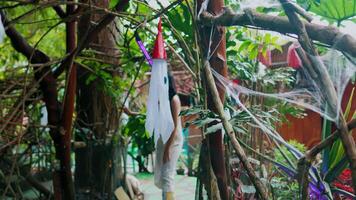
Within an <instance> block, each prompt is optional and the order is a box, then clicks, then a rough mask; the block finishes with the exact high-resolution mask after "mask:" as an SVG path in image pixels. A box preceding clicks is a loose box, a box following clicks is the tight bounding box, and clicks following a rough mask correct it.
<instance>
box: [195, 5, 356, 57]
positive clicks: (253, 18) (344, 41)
mask: <svg viewBox="0 0 356 200" xmlns="http://www.w3.org/2000/svg"><path fill="white" fill-rule="evenodd" d="M200 23H202V24H203V25H205V26H211V25H220V26H244V25H250V26H255V27H259V28H262V29H265V30H271V31H276V32H279V33H284V34H286V33H290V34H297V30H296V28H295V26H294V25H293V24H291V23H289V21H288V19H287V18H286V17H279V16H271V15H267V14H261V13H257V12H255V11H252V10H245V13H241V14H240V13H234V12H233V11H232V10H231V9H229V8H225V9H224V11H223V12H222V13H221V14H219V15H216V16H214V15H211V14H210V13H208V12H203V13H202V14H201V16H200ZM304 24H305V28H306V31H307V33H308V35H309V37H310V38H311V39H312V40H315V41H319V42H321V43H324V44H327V45H330V46H331V47H333V48H335V49H337V50H340V51H343V52H346V53H348V54H350V55H351V56H353V57H356V40H355V38H353V37H352V36H351V35H348V34H344V33H342V32H340V31H339V30H338V29H337V28H335V27H333V26H323V25H318V24H313V23H309V22H305V23H304Z"/></svg>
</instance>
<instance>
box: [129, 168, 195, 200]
mask: <svg viewBox="0 0 356 200" xmlns="http://www.w3.org/2000/svg"><path fill="white" fill-rule="evenodd" d="M136 177H137V178H138V179H139V180H140V181H141V184H142V185H141V186H142V190H143V193H144V194H145V200H161V199H162V192H161V190H160V189H158V188H157V187H156V186H155V185H154V183H153V175H152V174H137V175H136ZM175 183H176V191H175V194H176V200H194V196H195V185H196V178H195V177H188V176H180V175H177V176H176V177H175Z"/></svg>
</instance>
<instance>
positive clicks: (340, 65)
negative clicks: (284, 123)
mask: <svg viewBox="0 0 356 200" xmlns="http://www.w3.org/2000/svg"><path fill="white" fill-rule="evenodd" d="M314 58H315V59H320V61H321V62H322V63H323V64H324V67H325V68H326V69H327V72H328V76H329V77H330V78H331V80H332V82H333V86H334V90H335V92H336V94H337V106H336V107H335V110H332V109H331V108H330V107H329V106H327V105H328V104H327V102H328V101H327V97H326V94H324V92H322V89H321V87H320V85H319V84H320V82H319V83H318V81H319V80H315V79H313V78H312V77H313V76H312V75H310V74H309V72H308V70H306V67H305V66H303V65H302V66H300V67H299V68H297V69H296V73H297V77H298V78H297V80H296V82H295V84H294V86H293V88H291V89H289V90H288V91H281V92H276V93H264V92H259V91H254V90H251V89H249V88H246V87H243V86H241V85H237V84H234V83H233V81H231V80H229V79H228V78H225V77H223V76H221V75H220V74H219V73H218V72H216V71H214V70H213V69H212V73H213V75H214V77H215V78H216V80H217V82H216V83H217V86H218V87H221V88H223V89H225V90H226V93H227V94H229V95H230V98H231V99H232V100H233V101H234V102H235V103H236V104H237V106H238V107H239V108H240V109H242V110H243V111H245V112H246V113H247V114H248V115H249V116H250V117H251V119H252V121H253V123H254V126H256V127H258V128H260V129H261V130H262V132H263V133H264V134H266V135H267V136H268V137H269V138H272V141H273V142H275V143H276V144H277V145H279V144H280V145H284V146H285V147H286V148H287V149H289V151H290V152H291V153H292V155H294V157H295V158H296V159H299V158H301V156H303V154H302V153H301V152H300V151H299V150H298V149H296V148H295V147H294V146H292V145H290V144H289V143H287V142H286V141H285V140H284V139H283V138H282V137H281V136H280V134H279V133H278V132H277V131H275V130H274V129H271V128H269V127H267V126H266V125H265V124H264V123H263V122H261V120H260V119H259V117H258V116H255V115H254V114H253V113H252V112H251V111H250V110H249V109H248V107H247V106H246V105H247V104H246V105H245V104H244V103H242V101H241V100H240V99H242V98H243V97H246V96H259V97H262V98H272V99H277V100H280V101H284V102H288V103H290V104H293V105H295V106H299V107H302V108H305V109H310V110H313V111H315V112H317V113H319V114H320V115H322V116H323V117H325V118H327V119H329V120H331V121H334V122H335V123H338V116H339V114H338V113H340V109H341V100H342V97H343V93H344V90H345V87H346V85H347V84H348V83H349V82H350V79H351V78H352V77H353V76H354V74H355V72H356V65H355V61H356V60H355V58H352V57H350V56H348V55H344V54H342V53H340V52H339V51H336V50H334V49H331V50H330V51H329V52H328V53H326V54H325V55H323V56H320V57H314ZM301 134H308V133H301ZM287 163H288V160H287ZM288 164H289V165H290V167H292V168H294V167H293V166H292V164H291V163H288ZM309 176H310V178H311V183H310V185H309V189H310V190H315V191H321V193H320V194H321V195H320V198H319V197H318V198H316V199H324V198H325V197H324V195H322V193H323V191H325V186H324V185H320V183H319V182H320V180H318V179H319V178H318V177H319V175H318V173H317V170H316V168H315V167H314V166H312V167H311V169H310V171H309Z"/></svg>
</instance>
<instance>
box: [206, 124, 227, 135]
mask: <svg viewBox="0 0 356 200" xmlns="http://www.w3.org/2000/svg"><path fill="white" fill-rule="evenodd" d="M221 129H223V125H222V123H218V124H215V125H212V126H209V127H208V128H207V129H206V132H205V134H211V133H215V132H216V131H218V130H221Z"/></svg>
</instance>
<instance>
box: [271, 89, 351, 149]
mask: <svg viewBox="0 0 356 200" xmlns="http://www.w3.org/2000/svg"><path fill="white" fill-rule="evenodd" d="M353 87H356V84H351V83H350V84H348V85H347V87H346V89H345V92H344V96H343V100H342V105H341V106H342V108H343V109H345V108H346V106H347V103H348V101H349V98H350V96H351V92H352V88H353ZM355 93H356V91H355ZM355 109H356V94H354V98H353V101H352V106H351V112H350V113H351V114H350V115H352V114H353V113H354V111H355ZM306 113H307V115H308V116H306V117H305V118H303V119H298V118H295V117H292V116H287V119H288V122H287V123H285V124H282V125H281V126H280V127H279V128H278V131H279V133H280V134H281V135H282V137H283V138H284V139H285V140H287V141H288V140H291V139H294V140H297V141H298V142H301V143H303V144H305V145H306V146H307V147H311V146H313V145H314V144H316V143H317V142H319V141H320V139H321V131H322V122H323V120H322V118H321V117H320V115H319V114H318V113H315V112H313V111H310V110H308V111H306ZM350 117H352V116H350ZM353 133H356V131H355V130H354V131H353ZM354 138H356V136H355V135H354Z"/></svg>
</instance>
